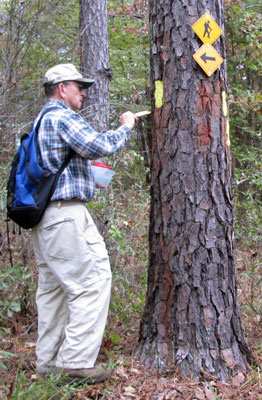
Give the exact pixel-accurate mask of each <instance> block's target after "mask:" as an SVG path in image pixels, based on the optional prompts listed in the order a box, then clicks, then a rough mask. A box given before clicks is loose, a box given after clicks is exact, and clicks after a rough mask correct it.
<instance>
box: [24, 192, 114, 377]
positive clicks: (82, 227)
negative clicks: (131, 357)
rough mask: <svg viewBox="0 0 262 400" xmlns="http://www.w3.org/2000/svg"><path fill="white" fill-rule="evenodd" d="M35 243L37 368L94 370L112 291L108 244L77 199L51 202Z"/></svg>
mask: <svg viewBox="0 0 262 400" xmlns="http://www.w3.org/2000/svg"><path fill="white" fill-rule="evenodd" d="M32 239H33V245H34V251H35V255H36V259H37V264H38V269H39V282H38V290H37V294H36V303H37V308H38V340H37V346H36V354H37V370H38V371H39V372H45V371H46V369H47V368H48V367H49V366H51V365H56V366H57V367H64V368H91V367H93V366H94V364H95V361H96V358H97V356H98V353H99V349H100V345H101V341H102V338H103V333H104V328H105V324H106V319H107V314H108V307H109V301H110V292H111V270H110V264H109V258H108V254H107V250H106V248H105V244H104V240H103V238H102V237H101V235H100V234H99V232H98V230H97V228H96V226H95V224H94V222H93V220H92V218H91V216H90V215H89V213H88V211H87V209H86V207H85V204H84V203H83V202H81V201H77V200H76V201H75V200H69V201H53V202H51V203H50V205H49V206H48V208H47V209H46V211H45V213H44V216H43V218H42V220H41V221H40V223H39V224H38V225H37V226H36V227H35V228H33V230H32Z"/></svg>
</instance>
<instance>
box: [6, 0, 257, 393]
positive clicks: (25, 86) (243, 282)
mask: <svg viewBox="0 0 262 400" xmlns="http://www.w3.org/2000/svg"><path fill="white" fill-rule="evenodd" d="M261 13H262V6H261V5H259V4H258V2H257V4H256V2H254V1H240V0H232V1H225V25H226V32H225V35H226V41H227V68H228V82H229V100H230V136H231V145H232V147H231V151H232V155H233V160H234V200H235V235H236V248H237V260H238V275H237V276H238V282H239V283H238V287H239V299H240V304H241V314H242V321H243V325H244V328H245V335H246V338H247V340H248V342H249V344H250V346H251V347H252V350H253V351H254V353H255V356H256V358H257V359H258V360H262V347H261V343H262V342H261V339H262V333H261V332H262V329H261V324H262V318H261V317H262V300H261V287H262V286H261V283H262V270H261V268H262V256H261V254H262V252H261V250H262V239H261V234H262V220H261V212H262V194H261V193H262V190H261V189H262V157H261V156H262V146H261V140H262V136H261V135H262V132H261V119H262V117H261V115H262V109H261V100H262V94H261V87H262V68H261V65H262V57H261V36H262V33H261V26H262V24H261V22H262V16H261ZM108 23H109V38H110V63H111V69H112V71H113V79H112V81H111V86H110V126H111V127H113V128H114V127H117V125H118V117H119V115H120V114H121V113H122V112H124V111H126V110H131V111H134V112H137V111H140V110H144V109H150V93H149V92H150V82H149V80H150V65H149V51H150V50H149V32H148V3H147V0H133V1H131V0H130V1H120V0H119V1H117V0H116V1H108ZM80 35H81V32H79V1H78V0H63V1H62V0H56V1H51V0H42V1H41V0H27V1H18V0H2V1H0V92H1V98H0V142H1V148H0V174H1V179H0V203H1V215H0V235H1V236H0V246H1V247H0V251H1V267H0V343H1V345H0V357H1V358H0V368H1V371H0V372H1V378H0V397H1V398H3V399H4V398H7V399H9V398H10V399H61V398H66V399H67V398H68V399H69V398H71V399H132V398H133V399H140V400H142V399H143V400H146V399H150V400H153V399H158V400H161V399H162V400H164V399H166V400H167V399H175V398H179V399H194V398H195V399H200V400H201V399H205V398H207V399H211V400H213V399H237V398H238V399H239V398H243V399H254V400H257V399H259V398H262V385H261V372H260V369H259V368H254V369H252V370H251V373H250V375H249V376H248V377H245V378H246V379H245V380H244V381H243V382H233V384H232V385H222V384H219V382H215V381H214V380H212V379H211V381H210V382H209V383H208V384H207V383H199V384H196V383H195V382H190V381H189V380H186V379H185V378H183V377H181V376H178V375H174V374H173V373H171V372H170V373H169V374H168V373H166V375H165V376H158V375H157V373H156V372H152V371H145V370H144V369H143V368H142V366H141V365H139V363H138V362H137V361H136V359H135V357H134V353H135V348H136V344H137V340H138V332H139V321H140V318H141V314H142V311H143V306H144V300H145V293H146V283H147V263H148V211H149V187H150V171H149V165H150V148H149V146H148V143H149V142H150V117H147V118H145V119H143V120H142V121H141V122H140V123H139V125H138V126H137V129H136V132H135V134H134V135H133V137H132V140H131V142H129V144H128V146H127V147H126V149H125V150H124V151H122V152H121V153H118V154H116V155H114V156H112V157H110V159H109V160H107V161H108V162H109V163H110V164H111V165H112V168H113V169H114V170H115V171H116V172H117V175H116V177H115V179H114V181H113V184H112V186H111V188H110V190H109V191H100V192H99V193H97V196H96V198H95V199H94V201H92V202H91V203H89V206H88V207H89V209H90V212H91V213H92V215H93V216H94V218H95V220H96V222H97V224H98V226H99V228H100V230H101V232H102V234H103V235H104V237H105V240H106V243H107V247H108V249H109V253H110V258H111V265H112V270H113V276H114V284H113V291H112V301H111V307H110V315H109V319H108V324H107V328H106V332H105V338H104V346H103V354H102V356H103V357H105V358H109V359H110V360H111V362H112V363H113V364H114V366H115V367H116V374H115V376H114V377H113V380H111V381H110V383H107V384H102V385H101V384H100V385H96V386H92V387H81V388H79V387H75V386H66V387H63V388H58V387H57V385H56V382H55V377H50V379H49V380H48V381H44V380H41V379H38V378H37V376H36V374H35V370H34V346H35V338H36V308H35V303H34V296H35V289H36V282H37V276H36V271H35V261H34V256H33V253H32V248H31V243H30V235H29V233H28V232H26V231H22V232H21V231H20V230H19V229H18V227H17V226H15V225H13V224H12V223H9V224H7V222H6V216H5V204H6V191H5V187H6V180H7V176H8V171H9V169H10V162H11V159H12V156H13V154H14V152H15V148H16V146H17V143H18V141H19V138H20V136H21V134H22V133H23V132H25V131H28V130H29V128H30V126H31V124H32V122H33V119H34V117H35V115H36V114H37V112H38V111H39V110H40V108H41V107H42V105H43V104H44V102H45V98H44V94H43V90H42V86H41V82H42V78H43V75H44V73H45V71H46V70H47V69H48V68H50V67H51V66H53V65H55V64H57V63H61V62H73V63H75V64H76V65H77V66H79V64H80V57H79V54H80ZM86 74H87V75H88V71H86ZM83 115H84V116H85V117H86V118H87V119H88V109H86V110H84V111H83ZM201 396H202V397H201ZM241 396H242V397H241ZM259 396H260V397H259Z"/></svg>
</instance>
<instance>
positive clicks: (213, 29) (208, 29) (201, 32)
mask: <svg viewBox="0 0 262 400" xmlns="http://www.w3.org/2000/svg"><path fill="white" fill-rule="evenodd" d="M192 29H193V31H194V32H195V33H196V34H197V36H198V37H199V38H200V39H201V40H202V42H203V43H209V44H212V43H214V42H215V41H216V40H217V38H219V36H220V35H222V33H223V31H222V29H221V28H220V26H219V25H218V24H217V23H216V21H215V20H214V19H213V18H212V17H211V15H210V13H209V12H208V11H207V12H206V13H205V14H203V15H202V17H200V18H199V20H198V21H197V22H195V23H194V25H193V26H192Z"/></svg>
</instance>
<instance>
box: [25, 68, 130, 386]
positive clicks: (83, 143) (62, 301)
mask: <svg viewBox="0 0 262 400" xmlns="http://www.w3.org/2000/svg"><path fill="white" fill-rule="evenodd" d="M93 82H94V81H93V80H90V79H86V78H83V76H82V75H81V74H80V73H79V72H78V71H77V69H76V68H75V66H74V65H72V64H60V65H57V66H55V67H53V68H51V69H49V70H48V71H47V72H46V74H45V78H44V82H43V85H44V88H45V93H46V95H47V97H48V101H47V103H46V104H45V106H44V108H43V109H42V111H41V112H40V114H39V116H38V117H37V118H36V121H35V123H36V122H37V120H38V118H39V117H40V116H41V114H42V112H43V111H45V110H46V109H51V110H50V111H49V112H47V113H46V114H45V116H44V117H43V119H42V121H41V125H40V128H39V133H38V140H39V146H40V152H41V158H42V162H43V164H44V166H46V167H48V168H49V169H50V170H52V171H54V172H56V171H57V170H58V169H59V167H60V165H61V164H62V162H63V160H64V159H65V158H66V157H67V155H68V153H69V152H70V151H72V150H73V152H74V153H73V157H72V159H71V161H70V162H69V164H68V166H67V167H66V168H65V170H64V171H63V173H62V175H61V176H60V178H59V180H58V183H57V186H56V190H55V192H54V194H53V196H52V198H51V202H50V204H49V206H48V207H47V209H46V211H45V213H44V215H43V217H42V219H41V221H40V223H39V224H38V225H37V226H36V227H35V228H33V230H32V237H33V245H34V251H35V255H36V260H37V264H38V268H39V283H38V290H37V295H36V302H37V307H38V341H37V346H36V354H37V364H36V367H37V370H38V372H39V373H40V374H43V375H45V374H46V373H47V372H49V371H55V372H56V371H58V372H59V373H61V374H62V375H65V374H66V375H67V376H68V377H70V379H81V380H84V381H86V382H102V381H104V380H105V379H107V378H108V377H109V376H110V375H111V373H112V370H111V369H110V368H106V367H105V366H100V365H95V362H96V358H97V356H98V352H99V349H100V345H101V341H102V338H103V332H104V328H105V324H106V319H107V313H108V307H109V301H110V291H111V270H110V265H109V258H108V254H107V251H106V248H105V244H104V241H103V238H102V237H101V235H100V234H99V233H98V230H97V228H96V226H95V225H94V222H93V220H92V218H91V216H90V215H89V213H88V211H87V209H86V206H85V203H86V202H88V201H89V200H90V199H91V198H92V197H93V195H94V191H95V183H94V179H93V177H92V173H91V161H90V160H94V159H97V158H100V157H104V156H109V155H110V154H113V153H115V152H116V151H117V150H119V149H121V148H122V147H123V146H124V144H125V142H126V141H127V139H128V138H129V135H130V130H131V129H132V128H133V127H134V125H135V120H136V118H135V115H134V114H133V113H131V112H126V113H124V114H122V115H121V116H120V124H121V126H120V127H119V128H118V129H117V130H115V131H108V132H105V133H99V132H96V131H95V130H94V129H92V128H91V126H90V125H89V124H88V123H87V122H86V121H85V120H84V119H83V118H82V117H81V116H80V115H79V114H77V111H79V110H80V108H81V106H82V102H83V99H84V97H85V89H87V88H88V87H89V86H90V85H92V84H93ZM54 107H55V109H53V108H54Z"/></svg>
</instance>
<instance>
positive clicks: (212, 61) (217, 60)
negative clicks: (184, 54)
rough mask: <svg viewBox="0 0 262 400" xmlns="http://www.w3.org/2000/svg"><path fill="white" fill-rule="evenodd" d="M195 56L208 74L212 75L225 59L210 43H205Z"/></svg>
mask: <svg viewBox="0 0 262 400" xmlns="http://www.w3.org/2000/svg"><path fill="white" fill-rule="evenodd" d="M193 57H194V59H195V60H196V62H197V63H198V64H199V65H200V67H201V68H202V69H203V70H204V71H205V73H206V74H207V75H208V76H211V75H212V74H213V73H214V72H215V71H216V69H217V68H218V67H219V65H221V64H222V62H223V61H224V59H223V58H222V57H221V56H220V54H219V53H218V52H217V51H216V49H215V48H214V47H213V46H211V45H210V44H203V45H202V46H201V47H200V49H198V50H197V52H196V53H195V54H194V55H193Z"/></svg>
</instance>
